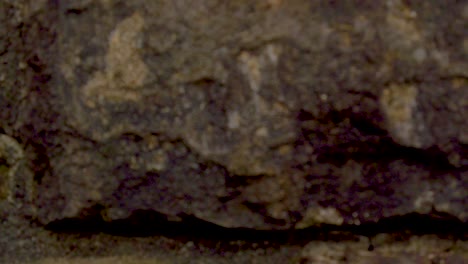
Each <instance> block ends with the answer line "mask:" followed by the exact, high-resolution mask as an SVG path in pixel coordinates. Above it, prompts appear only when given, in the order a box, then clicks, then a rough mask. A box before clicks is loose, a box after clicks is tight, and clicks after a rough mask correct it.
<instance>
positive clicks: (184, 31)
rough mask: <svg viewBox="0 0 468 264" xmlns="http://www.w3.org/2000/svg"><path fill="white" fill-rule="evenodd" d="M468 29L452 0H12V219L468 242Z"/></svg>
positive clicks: (4, 204) (4, 43) (3, 70)
mask: <svg viewBox="0 0 468 264" xmlns="http://www.w3.org/2000/svg"><path fill="white" fill-rule="evenodd" d="M467 21H468V4H467V3H466V2H465V1H454V0H449V1H398V0H389V1H305V0H291V1H286V0H265V1H260V0H259V1H254V0H238V1H220V0H200V1H188V0H174V1H169V0H168V1H164V0H158V1H150V0H132V1H120V0H96V1H90V0H73V1H72V0H62V1H60V0H21V1H16V0H0V109H1V111H0V134H1V135H0V217H3V218H4V219H6V218H8V215H10V214H11V211H12V210H16V212H20V214H23V215H26V216H28V217H29V218H30V219H34V221H37V222H38V223H40V224H42V225H47V224H50V223H54V222H57V221H60V220H63V219H83V218H87V217H96V216H99V217H101V218H102V219H103V220H104V221H107V222H112V221H117V220H122V219H127V218H129V217H131V216H132V215H133V214H134V213H135V212H141V211H148V212H156V213H160V214H162V215H164V216H167V218H168V219H169V220H179V221H183V220H184V219H185V218H186V217H194V218H196V219H200V220H203V221H206V222H209V223H214V224H216V225H219V226H222V227H226V228H249V229H256V230H290V229H304V228H308V227H311V226H312V227H316V226H321V225H334V226H359V225H365V224H369V223H376V222H379V221H382V220H385V219H391V218H393V217H400V216H407V215H417V216H427V217H430V218H436V219H441V218H442V219H448V220H450V221H454V222H457V223H461V225H462V226H464V227H466V222H467V220H468V210H467V203H468V196H467V195H466V194H467V193H468V121H467V120H468V111H467V110H468V71H467V69H468V32H467V31H468V27H467V24H468V23H467ZM464 230H466V228H465V229H464ZM462 236H464V234H462Z"/></svg>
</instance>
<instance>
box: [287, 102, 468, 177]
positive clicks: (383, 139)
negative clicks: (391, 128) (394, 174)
mask: <svg viewBox="0 0 468 264" xmlns="http://www.w3.org/2000/svg"><path fill="white" fill-rule="evenodd" d="M372 116H374V119H375V118H377V119H376V120H370V119H369V118H368V117H367V115H366V116H364V114H362V113H352V111H351V110H346V111H331V112H330V113H328V114H327V115H326V116H325V117H322V118H317V117H315V116H314V115H313V114H312V113H309V112H307V111H304V110H301V111H300V112H299V113H298V116H297V120H298V125H299V128H300V130H301V137H300V138H298V140H297V141H296V144H297V145H309V146H311V147H312V148H313V149H314V154H315V155H316V156H317V161H318V162H319V163H322V164H325V163H327V164H333V165H335V166H343V165H344V164H345V163H346V162H347V161H348V160H354V161H357V162H361V163H378V164H382V165H385V164H388V163H390V162H392V161H396V160H403V161H404V162H405V163H406V164H408V165H417V166H421V167H423V168H426V169H428V170H429V171H431V172H432V173H433V174H434V175H436V174H439V173H445V172H453V171H459V170H460V169H464V168H457V167H455V166H454V165H452V164H451V163H450V162H449V160H448V157H447V153H446V152H444V151H442V150H441V149H439V148H438V147H437V146H432V147H429V148H426V149H417V148H412V147H405V146H402V145H399V144H397V143H396V142H395V141H394V140H393V139H392V138H391V137H390V136H389V135H388V133H387V131H385V130H384V129H382V128H380V127H379V126H377V125H376V124H378V123H380V122H381V121H382V120H381V119H380V118H379V115H378V114H373V115H372ZM345 120H346V122H345ZM308 122H313V123H312V125H308V124H307V123H308ZM334 128H338V129H339V130H340V133H339V134H333V133H331V130H332V129H334Z"/></svg>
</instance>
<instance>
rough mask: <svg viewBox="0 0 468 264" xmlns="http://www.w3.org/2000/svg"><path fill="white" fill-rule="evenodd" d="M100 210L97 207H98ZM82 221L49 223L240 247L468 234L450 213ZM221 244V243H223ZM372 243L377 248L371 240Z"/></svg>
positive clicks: (58, 229)
mask: <svg viewBox="0 0 468 264" xmlns="http://www.w3.org/2000/svg"><path fill="white" fill-rule="evenodd" d="M94 211H95V210H94ZM87 215H88V216H86V217H83V218H81V219H63V220H58V221H54V222H52V223H50V224H48V225H46V226H45V228H46V229H47V230H49V231H51V232H54V233H59V234H81V235H86V234H95V233H106V234H110V235H116V236H123V237H149V236H164V237H169V238H172V239H177V240H179V241H183V242H188V241H193V242H195V243H196V244H200V245H203V246H210V247H216V248H218V249H220V250H223V251H224V252H225V251H232V250H237V249H239V248H238V247H239V245H238V244H236V243H233V242H239V241H240V242H242V244H243V245H244V246H245V247H247V248H248V247H252V246H253V245H255V246H260V247H261V246H262V245H264V246H265V245H268V246H269V247H271V246H281V245H286V244H287V245H302V246H303V245H305V244H307V243H308V242H310V241H319V240H320V241H334V242H340V241H350V240H354V241H355V240H358V239H359V237H361V236H366V237H369V238H370V241H371V240H372V237H374V236H376V235H378V234H382V233H387V234H390V235H391V236H392V237H393V239H395V240H397V241H398V240H399V241H405V240H407V239H409V238H410V237H411V236H420V235H428V234H433V235H437V236H439V237H441V238H448V239H452V240H463V241H465V240H466V239H467V238H468V232H467V231H468V228H467V227H468V225H467V223H464V222H461V221H459V220H458V219H457V218H455V217H452V216H450V215H445V214H441V213H435V214H432V215H421V214H416V213H414V214H408V215H404V216H395V217H389V218H385V219H381V220H380V221H378V222H377V223H364V224H361V225H343V226H334V225H321V226H316V227H310V228H306V229H300V230H294V229H289V230H255V229H248V228H224V227H221V226H218V225H215V224H213V223H210V222H206V221H203V220H200V219H198V218H196V217H193V216H189V215H180V217H181V219H182V221H180V222H172V221H168V220H167V218H166V216H165V215H163V214H160V213H157V212H154V211H146V210H139V211H135V212H134V213H133V214H132V215H131V216H130V217H128V218H126V219H123V220H115V221H112V222H106V221H104V220H102V218H101V217H100V215H99V214H87ZM219 245H221V247H219ZM370 247H372V248H373V247H374V246H373V245H372V244H370Z"/></svg>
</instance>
